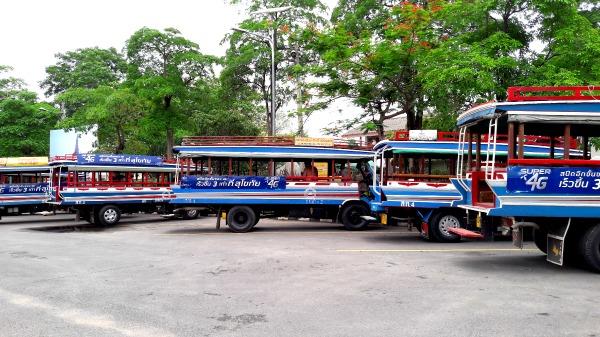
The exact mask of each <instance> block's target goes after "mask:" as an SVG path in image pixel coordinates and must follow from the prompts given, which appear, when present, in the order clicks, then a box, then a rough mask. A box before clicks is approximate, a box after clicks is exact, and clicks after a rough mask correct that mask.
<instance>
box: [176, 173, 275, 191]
mask: <svg viewBox="0 0 600 337" xmlns="http://www.w3.org/2000/svg"><path fill="white" fill-rule="evenodd" d="M181 188H196V189H219V190H227V189H234V190H284V189H285V177H254V176H235V177H231V176H226V177H220V176H216V177H215V176H184V177H182V178H181Z"/></svg>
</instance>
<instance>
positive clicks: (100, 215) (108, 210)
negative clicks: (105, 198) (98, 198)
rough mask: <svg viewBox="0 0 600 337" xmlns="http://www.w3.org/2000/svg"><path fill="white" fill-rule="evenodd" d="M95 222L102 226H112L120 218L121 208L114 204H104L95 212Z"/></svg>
mask: <svg viewBox="0 0 600 337" xmlns="http://www.w3.org/2000/svg"><path fill="white" fill-rule="evenodd" d="M95 217H96V219H95V220H96V223H97V224H99V225H102V226H114V225H116V224H117V223H119V220H120V219H121V210H119V208H118V207H117V206H114V205H106V206H104V207H102V208H100V210H99V211H98V212H96V214H95Z"/></svg>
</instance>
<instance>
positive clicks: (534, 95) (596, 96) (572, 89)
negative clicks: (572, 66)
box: [507, 85, 600, 102]
mask: <svg viewBox="0 0 600 337" xmlns="http://www.w3.org/2000/svg"><path fill="white" fill-rule="evenodd" d="M539 93H543V94H545V95H540V94H539ZM561 100H562V101H565V100H566V101H585V100H592V101H593V100H600V86H597V85H588V86H559V87H509V88H508V99H507V101H509V102H527V101H561Z"/></svg>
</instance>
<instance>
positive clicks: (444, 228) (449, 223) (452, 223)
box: [440, 215, 460, 236]
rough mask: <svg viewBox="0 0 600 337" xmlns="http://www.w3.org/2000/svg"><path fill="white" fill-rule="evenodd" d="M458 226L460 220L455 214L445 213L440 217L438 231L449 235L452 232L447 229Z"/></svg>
mask: <svg viewBox="0 0 600 337" xmlns="http://www.w3.org/2000/svg"><path fill="white" fill-rule="evenodd" d="M458 227H460V222H459V221H458V219H457V218H456V217H455V216H452V215H446V216H444V217H442V218H441V219H440V231H441V232H442V233H443V234H444V235H447V236H451V235H452V234H451V233H450V232H449V231H448V229H449V228H458Z"/></svg>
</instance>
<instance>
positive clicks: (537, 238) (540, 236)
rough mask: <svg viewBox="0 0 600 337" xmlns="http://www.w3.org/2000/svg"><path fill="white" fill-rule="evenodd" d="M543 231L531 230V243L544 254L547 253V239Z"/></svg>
mask: <svg viewBox="0 0 600 337" xmlns="http://www.w3.org/2000/svg"><path fill="white" fill-rule="evenodd" d="M547 235H548V234H547V233H546V232H545V231H542V230H539V229H534V230H533V242H534V243H535V246H536V247H538V249H539V250H541V251H542V252H543V253H544V254H547V253H548V237H547Z"/></svg>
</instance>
